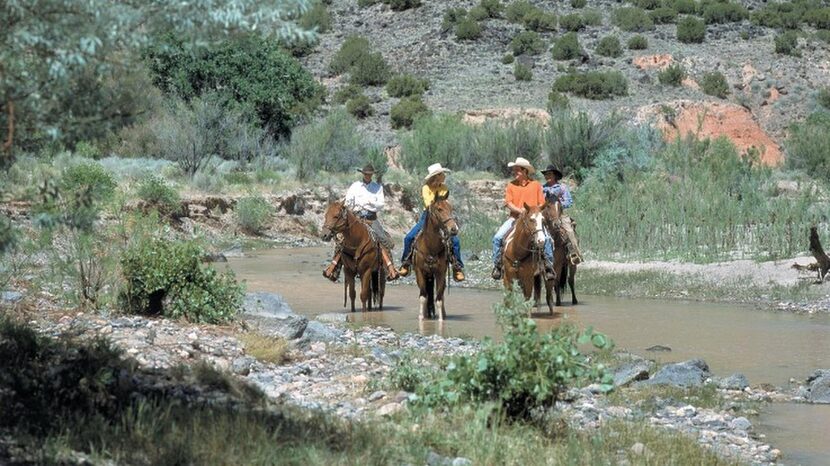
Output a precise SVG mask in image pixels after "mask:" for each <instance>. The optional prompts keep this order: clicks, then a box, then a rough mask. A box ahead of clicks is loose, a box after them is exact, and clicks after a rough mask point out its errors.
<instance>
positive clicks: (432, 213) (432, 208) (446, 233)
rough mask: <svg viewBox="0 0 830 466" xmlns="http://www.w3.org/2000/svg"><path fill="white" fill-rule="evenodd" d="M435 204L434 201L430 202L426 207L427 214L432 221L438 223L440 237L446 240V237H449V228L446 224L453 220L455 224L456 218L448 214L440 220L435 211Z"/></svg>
mask: <svg viewBox="0 0 830 466" xmlns="http://www.w3.org/2000/svg"><path fill="white" fill-rule="evenodd" d="M436 204H437V203H436V202H433V203H432V204H430V205H429V208H428V209H427V214H428V215H429V216H430V218H431V219H432V221H434V222H435V223H437V224H438V228H439V231H440V232H441V238H442V239H444V240H446V239H447V238H449V237H450V236H451V235H450V232H449V228H447V224H448V223H450V222H453V221H454V222H455V223H456V225H457V224H458V220H456V218H455V215H450V216H448V217H447V218H445V219H444V220H441V219H440V218H438V213H437V212H436V210H437V208H436V207H435V206H436Z"/></svg>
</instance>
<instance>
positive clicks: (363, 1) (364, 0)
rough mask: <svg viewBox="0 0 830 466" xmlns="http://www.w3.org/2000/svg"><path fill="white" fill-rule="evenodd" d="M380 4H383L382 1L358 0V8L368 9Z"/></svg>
mask: <svg viewBox="0 0 830 466" xmlns="http://www.w3.org/2000/svg"><path fill="white" fill-rule="evenodd" d="M378 3H381V0H357V6H359V7H361V8H366V7H367V6H372V5H375V4H378Z"/></svg>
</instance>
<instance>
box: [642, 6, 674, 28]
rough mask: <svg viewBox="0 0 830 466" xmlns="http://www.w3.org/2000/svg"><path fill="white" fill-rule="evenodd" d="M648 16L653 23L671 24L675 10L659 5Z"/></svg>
mask: <svg viewBox="0 0 830 466" xmlns="http://www.w3.org/2000/svg"><path fill="white" fill-rule="evenodd" d="M648 16H649V17H650V18H651V20H652V21H654V24H671V23H674V22H675V20H676V19H677V11H676V10H674V9H672V8H667V7H660V8H657V9H656V10H654V11H652V12H650V13H649V14H648Z"/></svg>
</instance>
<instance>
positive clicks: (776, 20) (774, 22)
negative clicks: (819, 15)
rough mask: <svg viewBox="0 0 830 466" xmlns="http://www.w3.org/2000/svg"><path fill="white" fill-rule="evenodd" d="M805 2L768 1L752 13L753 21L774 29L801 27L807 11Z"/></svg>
mask: <svg viewBox="0 0 830 466" xmlns="http://www.w3.org/2000/svg"><path fill="white" fill-rule="evenodd" d="M805 7H806V5H805V4H804V3H791V2H783V3H778V2H775V3H772V2H770V3H767V4H766V5H764V7H763V8H761V9H759V10H756V11H754V12H753V13H752V16H751V19H752V22H753V23H755V24H758V25H760V26H765V27H768V28H774V29H800V28H801V22H802V19H803V17H804V15H805V13H806V11H805Z"/></svg>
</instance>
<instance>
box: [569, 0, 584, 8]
mask: <svg viewBox="0 0 830 466" xmlns="http://www.w3.org/2000/svg"><path fill="white" fill-rule="evenodd" d="M587 4H588V0H571V8H576V9H579V8H585V5H587Z"/></svg>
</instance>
